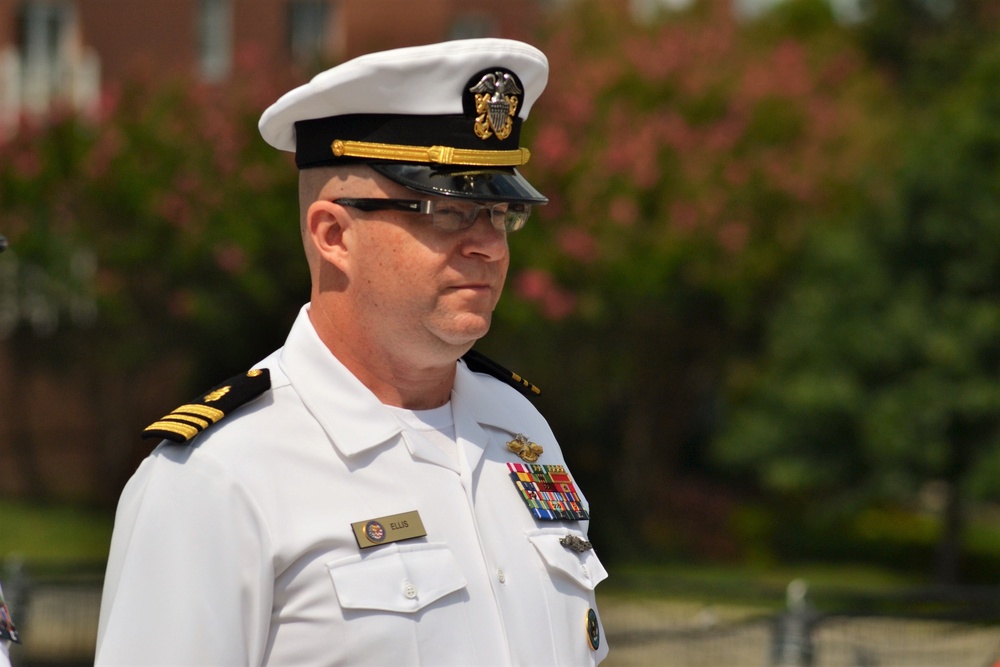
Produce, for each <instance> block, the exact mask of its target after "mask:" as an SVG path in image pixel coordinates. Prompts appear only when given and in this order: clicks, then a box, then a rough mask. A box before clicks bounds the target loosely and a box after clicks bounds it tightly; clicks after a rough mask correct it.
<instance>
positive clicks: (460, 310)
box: [348, 179, 510, 362]
mask: <svg viewBox="0 0 1000 667" xmlns="http://www.w3.org/2000/svg"><path fill="white" fill-rule="evenodd" d="M373 185H374V191H373V192H371V193H369V194H365V195H362V196H368V197H390V198H399V199H428V198H433V197H431V196H430V195H424V194H422V193H417V192H414V191H412V190H408V189H406V188H404V187H402V186H398V185H396V184H395V183H392V182H389V181H387V180H384V179H381V180H379V181H378V182H377V183H374V184H373ZM349 213H350V215H351V216H352V218H353V219H354V220H355V222H356V224H354V225H353V226H352V231H351V239H352V240H353V243H354V249H353V252H352V254H353V261H352V262H351V266H352V270H351V275H350V276H349V280H350V287H349V288H348V289H350V290H351V291H352V293H353V296H354V300H353V301H354V305H355V310H356V313H357V316H358V318H359V320H360V321H359V324H361V326H362V327H365V328H366V331H365V335H366V336H368V337H369V338H370V339H374V340H378V341H380V342H381V343H382V344H384V345H387V346H389V347H388V348H387V349H389V350H390V351H391V352H393V353H402V352H404V351H411V352H415V353H418V354H422V355H428V356H427V361H428V362H432V360H433V361H435V362H436V361H437V360H436V359H434V357H435V356H436V354H435V353H436V352H447V353H448V354H449V355H455V352H456V351H457V353H458V354H461V353H463V352H464V351H465V350H466V349H468V348H469V347H471V345H472V343H473V342H475V341H476V340H477V339H479V338H481V337H482V336H483V335H485V334H486V332H487V331H488V330H489V326H490V321H491V319H492V316H493V309H494V308H495V307H496V305H497V301H498V300H499V299H500V293H501V291H502V289H503V284H504V280H505V279H506V276H507V267H508V264H509V261H510V255H509V253H508V248H507V238H506V234H505V232H503V231H497V230H496V229H494V228H493V226H492V224H491V223H490V221H489V216H488V214H487V213H485V212H484V213H482V214H481V215H480V217H479V218H478V219H477V220H476V222H475V224H473V226H472V227H470V228H469V229H466V230H461V231H443V230H440V229H437V228H436V227H434V226H432V225H431V223H430V217H429V216H426V215H420V214H414V213H405V212H400V211H372V212H367V213H365V212H361V211H358V210H356V209H350V210H349ZM452 358H454V356H452Z"/></svg>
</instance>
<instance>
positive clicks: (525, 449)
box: [507, 433, 545, 463]
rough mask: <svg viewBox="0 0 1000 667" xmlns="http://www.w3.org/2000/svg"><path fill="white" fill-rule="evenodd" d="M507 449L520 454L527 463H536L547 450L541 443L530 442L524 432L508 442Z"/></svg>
mask: <svg viewBox="0 0 1000 667" xmlns="http://www.w3.org/2000/svg"><path fill="white" fill-rule="evenodd" d="M507 449H509V450H510V451H512V452H514V453H515V454H517V455H518V456H520V457H521V460H522V461H524V462H526V463H534V462H535V461H537V460H538V457H539V456H541V454H542V452H544V451H545V450H544V449H542V446H541V445H539V444H536V443H534V442H528V439H527V438H526V437H524V434H523V433H518V434H517V435H515V436H514V439H513V440H511V441H510V442H508V443H507Z"/></svg>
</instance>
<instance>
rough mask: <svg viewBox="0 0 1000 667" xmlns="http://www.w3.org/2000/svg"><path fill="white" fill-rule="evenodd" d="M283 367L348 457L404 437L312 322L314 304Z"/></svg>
mask: <svg viewBox="0 0 1000 667" xmlns="http://www.w3.org/2000/svg"><path fill="white" fill-rule="evenodd" d="M280 363H281V368H282V370H283V371H284V372H285V375H287V376H288V380H289V382H290V383H291V384H292V387H294V388H295V391H296V393H297V394H298V395H299V397H300V398H301V399H302V402H303V403H304V404H305V406H306V409H308V410H309V412H310V413H312V416H313V417H314V418H315V419H316V421H317V422H319V424H320V426H322V427H323V430H324V431H326V434H327V435H328V436H329V438H330V440H331V441H332V442H333V444H334V446H335V447H336V448H337V449H338V450H340V452H341V453H342V454H344V455H345V456H353V455H354V454H358V453H360V452H363V451H365V450H367V449H371V448H372V447H375V446H377V445H380V444H382V443H384V442H386V441H387V440H389V439H390V438H392V437H394V436H396V435H398V434H399V432H400V430H401V427H400V424H399V420H398V419H396V417H395V415H393V414H392V413H391V412H390V411H389V410H388V409H387V408H386V407H385V406H384V405H382V402H381V401H379V400H378V397H376V396H375V394H373V393H372V391H371V390H370V389H368V387H366V386H365V385H364V384H362V383H361V381H360V380H358V379H357V378H356V377H354V374H353V373H351V372H350V371H349V370H347V368H346V367H345V366H344V365H343V364H342V363H340V360H339V359H337V357H335V356H334V355H333V353H332V352H330V350H329V348H327V346H326V345H325V344H324V343H323V341H322V340H320V337H319V334H317V333H316V329H315V328H313V325H312V321H310V319H309V305H308V304H306V305H305V306H303V307H302V309H301V310H300V311H299V315H298V317H297V318H296V319H295V323H294V324H293V325H292V329H291V331H289V333H288V339H287V340H286V341H285V347H284V348H283V349H282V351H281V362H280Z"/></svg>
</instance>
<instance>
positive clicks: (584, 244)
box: [558, 227, 600, 264]
mask: <svg viewBox="0 0 1000 667" xmlns="http://www.w3.org/2000/svg"><path fill="white" fill-rule="evenodd" d="M558 244H559V247H560V248H561V249H562V251H563V252H564V253H566V254H567V255H568V256H570V257H572V258H573V259H575V260H577V261H579V262H583V263H584V264H590V263H591V262H593V261H594V260H596V259H597V258H598V256H599V255H600V248H598V245H597V240H596V239H594V237H593V236H591V235H590V234H588V233H587V232H585V231H584V230H582V229H580V228H579V227H569V228H565V229H561V230H559V234H558Z"/></svg>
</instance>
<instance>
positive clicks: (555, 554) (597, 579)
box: [528, 528, 608, 590]
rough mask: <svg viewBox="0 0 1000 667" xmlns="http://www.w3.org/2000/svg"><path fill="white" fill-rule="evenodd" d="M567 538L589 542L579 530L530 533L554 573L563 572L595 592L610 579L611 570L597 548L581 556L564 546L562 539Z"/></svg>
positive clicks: (548, 530)
mask: <svg viewBox="0 0 1000 667" xmlns="http://www.w3.org/2000/svg"><path fill="white" fill-rule="evenodd" d="M567 535H574V536H576V537H578V538H580V539H582V540H586V539H587V537H586V535H584V534H583V533H581V532H579V531H573V530H568V529H552V528H548V529H544V530H536V531H531V532H529V533H528V540H529V541H530V542H531V543H532V544H533V545H535V549H537V550H538V553H539V555H541V557H542V560H544V561H545V564H546V565H547V566H548V568H549V569H550V570H555V571H558V572H562V573H563V574H565V575H567V576H568V577H569V578H570V579H572V580H573V581H575V582H576V583H578V584H580V585H581V586H583V587H584V588H586V589H588V590H594V587H595V586H597V584H599V583H601V582H602V581H604V580H605V579H607V578H608V571H607V570H605V569H604V565H602V564H601V561H600V559H598V558H597V554H595V553H594V550H593V549H587V550H586V551H584V552H582V553H579V552H576V551H574V550H572V549H570V548H569V547H566V546H564V545H563V544H562V543H561V542H560V541H559V540H561V539H562V538H564V537H566V536H567Z"/></svg>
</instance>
